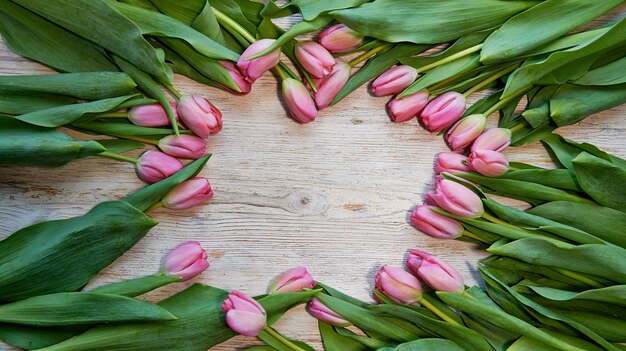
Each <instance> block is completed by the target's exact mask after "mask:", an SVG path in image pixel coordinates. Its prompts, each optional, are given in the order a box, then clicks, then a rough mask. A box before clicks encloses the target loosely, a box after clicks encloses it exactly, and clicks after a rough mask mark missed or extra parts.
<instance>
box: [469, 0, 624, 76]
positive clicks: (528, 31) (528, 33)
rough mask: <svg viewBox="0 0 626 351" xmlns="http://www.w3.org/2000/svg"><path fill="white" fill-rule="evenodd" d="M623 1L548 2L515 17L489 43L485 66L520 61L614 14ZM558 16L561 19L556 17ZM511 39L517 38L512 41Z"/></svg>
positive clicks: (483, 60) (571, 0) (561, 0)
mask: <svg viewBox="0 0 626 351" xmlns="http://www.w3.org/2000/svg"><path fill="white" fill-rule="evenodd" d="M621 3H622V0H609V1H597V2H596V1H594V2H591V3H590V2H589V1H587V0H568V1H563V0H546V1H543V2H541V3H539V4H537V5H536V6H533V7H532V8H530V9H528V10H526V11H524V12H522V13H520V14H517V15H515V16H513V17H512V18H511V19H509V20H508V21H506V22H505V23H504V24H503V25H502V26H501V27H500V28H498V29H497V30H496V31H495V32H493V34H491V35H490V36H489V38H487V40H485V45H484V47H483V50H482V52H481V61H482V62H483V63H486V64H488V63H493V62H499V61H503V60H508V59H512V58H514V57H518V56H520V55H522V54H524V53H527V52H528V51H530V50H532V49H535V48H537V47H540V46H541V45H543V44H547V43H549V42H550V41H552V40H554V39H557V38H558V37H560V36H561V35H564V34H566V33H568V32H569V31H571V30H574V29H576V28H578V27H580V26H582V25H584V24H586V23H587V22H590V21H592V20H594V19H595V18H597V17H599V16H600V15H602V14H603V13H606V12H609V11H611V9H613V8H614V7H616V6H618V5H619V4H621ZM556 13H558V14H559V16H554V14H556ZM511 38H516V39H515V40H511Z"/></svg>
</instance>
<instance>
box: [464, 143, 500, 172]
mask: <svg viewBox="0 0 626 351" xmlns="http://www.w3.org/2000/svg"><path fill="white" fill-rule="evenodd" d="M467 164H469V166H470V167H471V168H472V169H473V170H474V171H476V172H478V173H480V174H482V175H484V176H486V177H497V176H501V175H503V174H504V173H506V172H507V171H508V170H509V161H508V160H507V159H506V157H505V156H504V155H503V154H502V153H500V152H497V151H492V150H476V151H474V152H472V153H471V154H470V155H469V157H468V158H467Z"/></svg>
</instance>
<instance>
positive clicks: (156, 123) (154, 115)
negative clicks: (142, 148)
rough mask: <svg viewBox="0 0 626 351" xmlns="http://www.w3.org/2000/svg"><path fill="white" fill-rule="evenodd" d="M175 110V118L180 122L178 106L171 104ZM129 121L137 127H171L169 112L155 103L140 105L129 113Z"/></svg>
mask: <svg viewBox="0 0 626 351" xmlns="http://www.w3.org/2000/svg"><path fill="white" fill-rule="evenodd" d="M170 106H172V109H173V110H174V116H175V117H176V120H177V121H178V113H176V104H175V103H170ZM128 119H129V120H130V121H131V122H132V123H133V124H135V125H138V126H142V127H166V126H169V125H170V124H171V123H170V117H169V116H168V115H167V112H166V111H165V109H164V108H163V106H161V104H158V103H154V104H148V105H140V106H135V107H133V108H131V109H130V110H129V111H128Z"/></svg>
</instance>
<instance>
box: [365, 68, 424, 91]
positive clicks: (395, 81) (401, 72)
mask: <svg viewBox="0 0 626 351" xmlns="http://www.w3.org/2000/svg"><path fill="white" fill-rule="evenodd" d="M415 78H417V70H416V69H415V68H413V67H411V66H408V65H400V66H395V67H392V68H391V69H389V70H388V71H386V72H385V73H383V74H381V75H380V76H378V78H376V79H375V80H374V81H373V82H372V94H374V95H375V96H387V95H394V94H398V93H400V92H402V91H403V90H404V89H405V88H406V87H408V86H409V85H411V83H413V81H415Z"/></svg>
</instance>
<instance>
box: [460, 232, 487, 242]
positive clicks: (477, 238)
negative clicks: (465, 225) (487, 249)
mask: <svg viewBox="0 0 626 351" xmlns="http://www.w3.org/2000/svg"><path fill="white" fill-rule="evenodd" d="M461 235H463V236H466V237H468V238H472V239H474V240H478V241H480V242H483V243H485V244H489V243H488V242H486V241H485V240H483V239H481V238H480V237H478V235H476V234H474V233H472V232H470V231H469V230H467V229H463V232H462V233H461Z"/></svg>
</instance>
